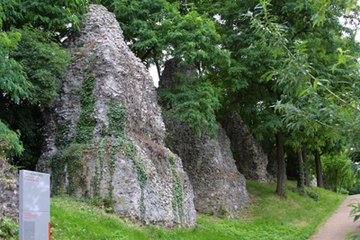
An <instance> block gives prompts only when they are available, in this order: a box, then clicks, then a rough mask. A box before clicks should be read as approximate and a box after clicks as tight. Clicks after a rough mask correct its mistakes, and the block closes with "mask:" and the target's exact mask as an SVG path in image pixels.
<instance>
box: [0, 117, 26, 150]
mask: <svg viewBox="0 0 360 240" xmlns="http://www.w3.org/2000/svg"><path fill="white" fill-rule="evenodd" d="M23 151H24V147H23V145H22V143H21V141H20V134H19V133H18V132H14V131H12V130H10V129H9V128H8V127H7V126H6V125H5V124H4V123H3V122H2V121H1V120H0V156H2V157H6V156H14V155H20V154H21V153H22V152H23Z"/></svg>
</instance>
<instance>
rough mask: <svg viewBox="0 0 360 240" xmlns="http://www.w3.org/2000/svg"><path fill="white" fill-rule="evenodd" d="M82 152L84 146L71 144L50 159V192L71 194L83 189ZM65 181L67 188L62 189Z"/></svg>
mask: <svg viewBox="0 0 360 240" xmlns="http://www.w3.org/2000/svg"><path fill="white" fill-rule="evenodd" d="M84 151H85V146H84V145H81V144H71V145H69V146H68V147H67V148H64V149H63V150H58V151H57V152H56V153H55V155H54V156H53V157H52V158H51V161H50V169H51V173H52V174H51V182H52V189H51V190H52V193H53V194H59V193H67V194H73V193H74V192H75V190H77V189H78V188H79V187H85V185H84V184H85V182H86V180H85V178H86V176H84V174H83V168H84V165H83V164H84V163H83V161H84ZM66 181H67V184H66V186H67V187H66V189H63V187H64V186H65V182H66Z"/></svg>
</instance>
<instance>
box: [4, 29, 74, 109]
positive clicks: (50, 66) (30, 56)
mask: <svg viewBox="0 0 360 240" xmlns="http://www.w3.org/2000/svg"><path fill="white" fill-rule="evenodd" d="M19 33H20V34H21V41H20V42H19V43H18V47H17V49H16V50H15V51H12V52H11V53H10V56H11V57H12V58H13V59H14V60H16V61H17V62H18V63H19V64H21V66H23V71H24V73H25V74H26V79H28V81H30V82H31V84H32V86H33V88H32V89H31V95H30V98H31V100H30V101H31V102H32V103H34V104H41V105H43V106H51V105H52V102H53V101H54V100H55V99H56V98H57V97H58V92H59V90H60V79H61V78H62V77H63V76H64V72H65V68H66V67H67V65H68V63H69V61H70V55H69V53H68V52H67V51H66V50H64V49H62V48H61V46H60V45H59V44H58V43H55V42H53V41H52V36H51V33H50V32H45V31H42V30H38V29H35V28H31V27H24V28H23V29H21V30H19Z"/></svg>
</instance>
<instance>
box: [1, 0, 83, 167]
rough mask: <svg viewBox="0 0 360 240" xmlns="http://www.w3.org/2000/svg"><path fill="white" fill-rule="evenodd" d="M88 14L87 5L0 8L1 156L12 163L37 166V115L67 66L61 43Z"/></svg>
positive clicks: (10, 2)
mask: <svg viewBox="0 0 360 240" xmlns="http://www.w3.org/2000/svg"><path fill="white" fill-rule="evenodd" d="M86 8H87V1H85V0H84V1H83V0H80V1H75V0H74V1H56V2H50V1H17V0H5V1H2V2H1V3H0V57H1V60H0V99H1V101H0V105H1V108H0V109H1V110H0V121H1V124H2V125H1V132H2V137H1V138H2V140H1V142H2V143H1V144H0V151H1V152H3V153H4V154H6V156H7V157H9V158H10V160H11V161H12V162H14V161H15V162H16V163H17V164H19V165H22V166H26V167H28V168H30V169H32V168H34V166H35V165H34V163H35V162H36V161H37V158H38V157H39V154H40V146H41V132H40V129H41V125H42V123H41V110H43V109H44V108H45V107H49V106H51V105H52V102H53V101H54V99H55V98H56V97H57V96H58V91H59V87H60V80H59V79H60V78H61V77H62V75H63V74H64V70H65V67H66V65H67V64H68V62H69V60H70V58H69V54H68V53H67V52H66V51H65V50H63V49H62V47H61V44H60V39H61V38H63V37H66V36H67V34H69V33H70V32H71V31H73V30H75V29H78V28H79V24H80V20H81V18H82V17H83V15H84V13H85V11H86ZM20 133H21V134H20ZM20 140H21V141H20ZM4 143H6V145H5V144H4ZM9 144H11V146H10V145H9ZM24 146H25V151H24V153H23V155H22V156H20V154H21V153H22V152H23V150H24Z"/></svg>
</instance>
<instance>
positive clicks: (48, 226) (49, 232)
mask: <svg viewBox="0 0 360 240" xmlns="http://www.w3.org/2000/svg"><path fill="white" fill-rule="evenodd" d="M50 228H51V226H50V222H49V224H48V240H50V235H51V234H50Z"/></svg>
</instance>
